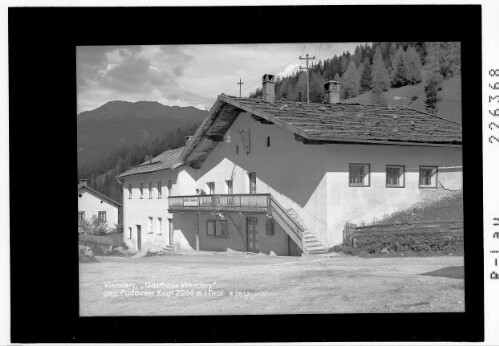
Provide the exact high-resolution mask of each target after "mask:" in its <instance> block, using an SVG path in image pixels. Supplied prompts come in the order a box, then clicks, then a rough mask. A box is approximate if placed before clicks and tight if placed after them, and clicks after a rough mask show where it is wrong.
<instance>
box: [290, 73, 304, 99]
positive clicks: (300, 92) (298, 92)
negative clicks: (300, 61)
mask: <svg viewBox="0 0 499 346" xmlns="http://www.w3.org/2000/svg"><path fill="white" fill-rule="evenodd" d="M292 100H294V101H300V102H304V101H306V100H307V74H306V73H305V72H300V73H299V75H298V81H297V82H296V89H295V95H294V97H293V98H292Z"/></svg>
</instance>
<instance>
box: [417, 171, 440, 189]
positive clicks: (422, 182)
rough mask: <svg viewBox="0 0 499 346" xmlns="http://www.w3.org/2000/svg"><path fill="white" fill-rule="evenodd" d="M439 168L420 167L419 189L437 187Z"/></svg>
mask: <svg viewBox="0 0 499 346" xmlns="http://www.w3.org/2000/svg"><path fill="white" fill-rule="evenodd" d="M437 175H438V167H436V166H420V167H419V187H430V188H436V187H437Z"/></svg>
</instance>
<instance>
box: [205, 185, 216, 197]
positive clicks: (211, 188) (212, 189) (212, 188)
mask: <svg viewBox="0 0 499 346" xmlns="http://www.w3.org/2000/svg"><path fill="white" fill-rule="evenodd" d="M206 187H207V188H208V195H213V194H214V193H215V183H214V182H208V183H206Z"/></svg>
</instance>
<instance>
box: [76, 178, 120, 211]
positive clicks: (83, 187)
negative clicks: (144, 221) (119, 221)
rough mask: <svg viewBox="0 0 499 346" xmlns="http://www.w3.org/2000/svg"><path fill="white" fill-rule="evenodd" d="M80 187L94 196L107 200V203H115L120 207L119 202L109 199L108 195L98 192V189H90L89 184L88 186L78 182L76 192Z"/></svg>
mask: <svg viewBox="0 0 499 346" xmlns="http://www.w3.org/2000/svg"><path fill="white" fill-rule="evenodd" d="M82 189H85V190H87V191H88V192H90V193H91V194H93V195H94V196H95V197H98V198H100V199H103V200H105V201H107V202H108V203H109V204H113V205H115V206H117V207H121V206H122V205H121V203H119V202H116V201H115V200H114V199H111V198H109V197H108V196H106V195H104V194H102V193H100V192H99V191H97V190H94V189H92V188H91V187H90V186H88V185H86V184H83V183H80V184H78V193H79V192H80V190H82Z"/></svg>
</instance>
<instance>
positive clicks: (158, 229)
mask: <svg viewBox="0 0 499 346" xmlns="http://www.w3.org/2000/svg"><path fill="white" fill-rule="evenodd" d="M156 233H157V234H158V235H161V234H162V233H163V218H161V217H158V227H157V228H156Z"/></svg>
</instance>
